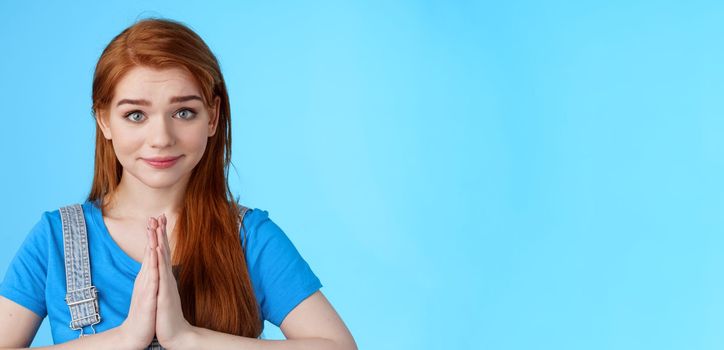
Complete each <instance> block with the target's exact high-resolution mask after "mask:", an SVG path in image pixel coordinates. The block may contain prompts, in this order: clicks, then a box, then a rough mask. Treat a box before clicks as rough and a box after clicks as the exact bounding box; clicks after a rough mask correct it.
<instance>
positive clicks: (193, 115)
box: [123, 108, 196, 123]
mask: <svg viewBox="0 0 724 350" xmlns="http://www.w3.org/2000/svg"><path fill="white" fill-rule="evenodd" d="M184 111H189V112H191V114H192V115H191V117H189V118H181V119H183V120H191V119H194V118H196V111H195V110H194V109H193V108H181V109H179V110H177V111H176V112H175V113H174V114H173V115H177V114H179V113H181V112H184ZM136 113H138V114H141V115H143V112H142V111H139V110H135V111H130V112H128V113H126V114H125V115H124V116H123V119H126V120H128V121H130V122H131V123H140V122H141V121H133V120H131V119H129V118H128V117H130V116H131V115H133V114H136Z"/></svg>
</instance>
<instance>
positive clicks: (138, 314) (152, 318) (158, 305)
mask: <svg viewBox="0 0 724 350" xmlns="http://www.w3.org/2000/svg"><path fill="white" fill-rule="evenodd" d="M146 234H147V238H148V244H147V245H146V250H145V253H144V256H143V263H142V265H141V270H140V271H139V273H138V275H137V276H136V281H135V282H134V286H133V296H132V297H131V305H130V308H129V311H128V317H127V318H126V320H125V321H124V322H123V324H122V325H121V326H120V327H119V328H120V332H121V334H122V338H123V340H124V341H126V342H128V346H129V347H130V348H132V349H143V348H146V347H147V346H148V345H149V344H150V343H151V341H152V340H153V336H154V335H156V337H157V339H158V342H159V343H161V346H163V347H164V348H166V349H175V348H177V345H178V344H182V343H183V341H184V339H185V338H187V337H188V336H189V335H191V334H192V333H193V332H194V327H193V326H192V325H191V324H190V323H188V321H186V319H185V318H184V316H183V312H182V311H181V298H180V297H179V293H178V288H177V286H176V278H175V277H174V275H173V272H172V269H171V254H170V251H171V250H170V249H169V244H168V236H167V234H166V216H165V215H161V216H159V217H158V218H154V217H151V218H149V220H148V228H147V229H146Z"/></svg>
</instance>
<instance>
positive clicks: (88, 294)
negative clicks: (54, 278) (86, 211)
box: [60, 204, 249, 350]
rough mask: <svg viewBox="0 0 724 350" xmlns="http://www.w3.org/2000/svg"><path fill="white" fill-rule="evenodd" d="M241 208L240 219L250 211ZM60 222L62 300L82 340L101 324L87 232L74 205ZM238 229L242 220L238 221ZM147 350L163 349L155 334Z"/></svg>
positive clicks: (63, 211)
mask: <svg viewBox="0 0 724 350" xmlns="http://www.w3.org/2000/svg"><path fill="white" fill-rule="evenodd" d="M240 207H241V213H240V216H241V219H242V220H243V218H244V214H245V213H246V211H247V210H248V209H249V208H247V207H245V206H242V205H240ZM60 221H61V222H62V225H63V252H64V254H65V283H66V288H67V289H66V291H67V293H66V294H65V301H66V303H67V304H68V308H69V309H70V316H71V321H70V328H71V329H73V330H80V335H79V336H78V337H79V338H80V337H83V336H87V335H91V334H83V328H84V327H86V326H90V328H91V330H92V331H93V333H92V334H95V333H96V330H95V328H93V325H96V324H98V323H100V322H101V315H100V310H99V307H98V290H97V289H96V287H95V286H93V285H92V284H91V269H90V256H89V255H88V233H87V232H86V225H85V218H84V216H83V207H82V206H81V205H80V204H73V205H69V206H65V207H62V208H60ZM239 230H241V221H239ZM147 349H148V350H162V349H164V348H163V347H162V346H161V344H159V343H158V339H156V336H155V335H154V337H153V341H151V344H149V345H148V348H147Z"/></svg>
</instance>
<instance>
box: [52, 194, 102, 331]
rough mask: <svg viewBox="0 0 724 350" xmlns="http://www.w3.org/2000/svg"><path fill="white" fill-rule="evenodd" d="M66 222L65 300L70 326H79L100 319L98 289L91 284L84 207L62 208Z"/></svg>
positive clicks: (72, 327)
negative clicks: (68, 310) (68, 311)
mask: <svg viewBox="0 0 724 350" xmlns="http://www.w3.org/2000/svg"><path fill="white" fill-rule="evenodd" d="M60 220H61V223H62V225H63V253H64V254H65V283H66V288H67V289H66V291H67V293H66V295H65V302H66V303H67V304H68V308H69V309H70V316H71V321H70V328H71V329H73V330H80V336H79V338H80V337H82V336H84V335H90V334H83V327H86V326H90V327H91V330H93V334H95V333H96V330H95V328H93V325H95V324H98V323H99V322H101V316H100V313H99V307H98V291H97V290H96V287H95V286H93V285H91V270H90V257H89V256H88V234H87V232H86V226H85V218H84V217H83V207H81V206H80V204H73V205H69V206H65V207H62V208H60Z"/></svg>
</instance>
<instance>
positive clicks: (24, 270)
mask: <svg viewBox="0 0 724 350" xmlns="http://www.w3.org/2000/svg"><path fill="white" fill-rule="evenodd" d="M93 113H94V116H95V120H96V148H95V168H94V174H93V183H92V186H91V189H90V194H89V195H88V198H87V199H86V200H85V202H83V203H75V204H69V205H67V206H64V207H62V208H59V209H57V210H52V211H47V212H44V213H43V214H42V215H41V218H40V220H39V221H38V222H37V224H36V225H35V226H34V227H33V228H32V230H31V231H30V233H29V234H28V235H27V237H26V239H25V241H24V242H23V244H22V245H21V247H20V249H19V250H18V252H17V253H16V254H15V257H14V258H13V260H12V261H11V263H10V266H9V267H8V269H7V272H6V274H5V278H4V280H3V282H2V284H0V348H24V347H27V346H29V344H30V343H31V342H32V340H33V338H34V337H35V334H36V332H37V330H38V327H39V326H40V324H41V321H42V320H43V319H44V318H45V317H46V316H47V317H48V319H49V323H50V326H51V332H52V335H53V341H54V344H56V345H54V346H51V348H57V349H162V348H165V349H173V350H175V349H318V350H323V349H356V348H357V347H356V344H355V341H354V339H353V338H352V335H351V334H350V332H349V330H348V329H347V327H346V326H345V324H344V322H343V321H342V319H341V318H340V316H339V315H338V314H337V312H336V311H335V309H334V308H333V307H332V305H331V304H330V303H329V301H328V300H327V299H326V298H325V296H324V294H322V292H321V291H320V288H321V287H322V284H321V282H320V280H319V279H318V278H317V276H316V275H315V274H314V272H313V271H312V270H311V268H310V266H309V265H308V264H307V263H306V262H305V260H304V259H303V258H302V256H301V255H300V253H299V252H298V251H297V249H296V248H295V247H294V245H293V244H292V242H291V241H290V240H289V238H288V237H287V236H286V235H285V233H284V232H283V231H282V230H281V229H280V228H279V226H277V225H276V224H275V223H274V222H273V221H272V220H271V219H270V218H269V213H268V212H267V211H265V210H261V209H258V208H254V209H252V208H248V207H246V206H244V205H242V204H241V203H239V202H238V200H235V199H234V198H233V197H232V195H231V192H230V190H229V187H228V182H227V174H228V166H229V164H230V159H231V115H230V107H229V97H228V94H227V91H226V85H225V83H224V78H223V76H222V74H221V70H220V68H219V64H218V62H217V60H216V58H215V56H214V55H213V53H212V52H211V51H210V50H209V48H208V47H207V45H206V44H205V43H204V42H203V40H202V39H201V38H200V37H199V36H198V35H197V34H196V33H194V32H193V31H192V30H190V29H189V28H188V27H186V26H184V25H183V24H181V23H178V22H175V21H171V20H162V19H147V20H142V21H139V22H137V23H136V24H134V25H132V26H131V27H129V28H127V29H125V30H124V31H123V32H121V33H120V34H119V35H118V36H116V37H115V38H114V39H113V40H112V41H111V42H110V44H109V45H108V46H107V47H106V48H105V50H104V51H103V53H102V55H101V57H100V59H99V61H98V64H97V66H96V70H95V74H94V78H93ZM264 320H267V321H269V322H271V323H272V324H275V325H277V326H279V327H280V329H281V331H282V332H283V333H284V335H285V336H286V338H287V339H286V340H265V339H260V335H261V333H262V328H263V325H264Z"/></svg>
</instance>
